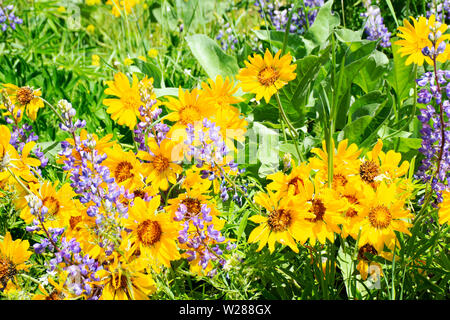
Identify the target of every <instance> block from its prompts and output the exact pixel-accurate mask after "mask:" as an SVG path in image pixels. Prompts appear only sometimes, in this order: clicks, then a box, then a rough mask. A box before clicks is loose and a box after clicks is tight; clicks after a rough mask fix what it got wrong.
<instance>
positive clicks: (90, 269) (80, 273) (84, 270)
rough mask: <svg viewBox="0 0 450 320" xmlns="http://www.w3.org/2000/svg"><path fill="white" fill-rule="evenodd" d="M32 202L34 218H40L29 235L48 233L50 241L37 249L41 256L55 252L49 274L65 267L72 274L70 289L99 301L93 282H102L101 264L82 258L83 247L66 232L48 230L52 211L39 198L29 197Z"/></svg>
mask: <svg viewBox="0 0 450 320" xmlns="http://www.w3.org/2000/svg"><path fill="white" fill-rule="evenodd" d="M25 198H26V199H27V202H28V206H29V208H30V212H31V214H33V215H34V216H36V218H35V219H34V220H33V223H32V226H27V228H26V230H27V231H28V232H36V231H41V230H42V231H44V232H45V234H46V235H47V237H45V238H42V239H41V241H40V242H38V243H35V244H34V245H33V249H34V251H35V252H36V253H37V254H42V253H44V251H45V250H48V251H50V252H53V254H54V257H53V258H52V259H50V260H49V261H47V262H46V263H45V265H46V267H47V272H48V273H50V272H53V271H54V270H55V269H57V268H59V267H62V269H63V270H65V271H67V272H68V277H67V281H68V283H67V284H68V288H69V290H71V291H72V292H73V293H74V294H75V295H77V296H81V295H86V296H87V297H89V299H97V298H98V294H99V293H98V292H94V291H93V287H92V285H91V281H94V280H95V281H98V280H99V279H97V278H95V274H96V272H97V271H98V270H100V269H101V266H100V265H99V263H98V262H97V261H96V260H95V259H93V258H90V256H89V255H88V254H85V255H84V256H81V254H80V253H81V248H80V244H79V243H78V242H77V241H76V239H74V238H72V239H71V240H69V241H67V239H66V238H65V237H62V235H63V234H64V231H65V229H64V228H48V230H47V229H46V228H45V224H44V222H45V219H46V216H47V214H48V208H47V207H46V206H44V205H43V203H42V200H41V199H39V197H37V196H35V195H28V196H26V197H25Z"/></svg>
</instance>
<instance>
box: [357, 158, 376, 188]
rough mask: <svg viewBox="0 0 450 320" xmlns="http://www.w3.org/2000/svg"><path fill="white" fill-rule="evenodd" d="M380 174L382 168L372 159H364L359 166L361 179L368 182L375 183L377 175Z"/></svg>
mask: <svg viewBox="0 0 450 320" xmlns="http://www.w3.org/2000/svg"><path fill="white" fill-rule="evenodd" d="M379 174H380V168H379V167H378V165H377V164H376V163H375V162H374V161H372V160H367V161H364V162H363V163H362V164H361V165H360V166H359V175H360V177H361V179H362V180H363V181H365V182H367V183H373V182H374V181H375V177H376V176H378V175H379Z"/></svg>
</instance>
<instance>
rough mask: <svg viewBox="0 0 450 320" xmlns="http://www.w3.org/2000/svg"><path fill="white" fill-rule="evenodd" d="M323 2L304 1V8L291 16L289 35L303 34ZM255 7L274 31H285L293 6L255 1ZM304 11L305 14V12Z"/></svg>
mask: <svg viewBox="0 0 450 320" xmlns="http://www.w3.org/2000/svg"><path fill="white" fill-rule="evenodd" d="M324 3H325V2H324V1H323V0H305V1H304V4H305V7H304V8H303V6H300V8H299V9H298V10H297V11H296V12H294V13H293V14H292V19H291V25H290V28H289V32H290V33H298V34H303V33H305V31H306V28H307V25H308V24H309V26H312V25H313V23H314V21H315V19H316V17H317V13H318V9H319V8H320V7H321V6H323V5H324ZM254 4H255V6H256V7H257V8H258V12H259V14H260V16H261V17H262V18H265V17H266V18H268V19H269V20H270V22H271V23H272V25H273V26H274V27H275V29H276V30H285V29H286V25H287V23H288V20H289V15H290V14H291V11H292V10H293V8H294V5H293V4H290V5H287V6H282V4H281V3H280V1H277V0H275V1H266V0H255V3H254ZM305 10H306V12H305Z"/></svg>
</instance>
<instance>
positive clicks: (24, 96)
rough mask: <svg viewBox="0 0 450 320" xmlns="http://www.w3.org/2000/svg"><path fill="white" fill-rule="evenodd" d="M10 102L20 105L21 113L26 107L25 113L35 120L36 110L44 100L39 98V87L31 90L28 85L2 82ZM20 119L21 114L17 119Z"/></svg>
mask: <svg viewBox="0 0 450 320" xmlns="http://www.w3.org/2000/svg"><path fill="white" fill-rule="evenodd" d="M3 87H4V88H5V89H6V92H7V94H8V95H9V98H10V99H11V102H12V103H13V104H14V105H16V106H18V107H20V108H21V110H22V114H23V111H24V109H26V114H27V116H28V117H29V118H30V119H31V120H33V121H34V120H36V117H37V113H38V110H39V109H41V108H43V107H44V102H43V101H42V99H41V98H40V96H41V95H42V92H41V90H40V89H37V90H33V89H32V88H30V87H27V86H25V87H18V86H16V85H14V84H11V83H6V84H3ZM20 119H22V115H21V116H20V118H19V120H20Z"/></svg>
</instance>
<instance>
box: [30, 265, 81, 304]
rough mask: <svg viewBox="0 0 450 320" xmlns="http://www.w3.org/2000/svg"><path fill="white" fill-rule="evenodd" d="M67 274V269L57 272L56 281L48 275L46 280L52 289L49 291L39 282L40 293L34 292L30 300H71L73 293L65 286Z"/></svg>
mask: <svg viewBox="0 0 450 320" xmlns="http://www.w3.org/2000/svg"><path fill="white" fill-rule="evenodd" d="M67 276H68V272H67V271H64V272H61V273H59V280H58V282H56V281H55V280H54V279H53V278H51V277H49V278H48V282H49V284H50V285H51V286H52V287H53V288H52V290H51V291H50V292H49V291H47V290H46V289H45V288H44V286H43V285H41V284H39V292H40V293H36V294H34V295H33V297H32V298H31V300H71V299H72V298H74V295H73V294H72V293H71V292H70V291H69V290H68V289H67V288H66V286H65V284H66V280H67Z"/></svg>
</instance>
